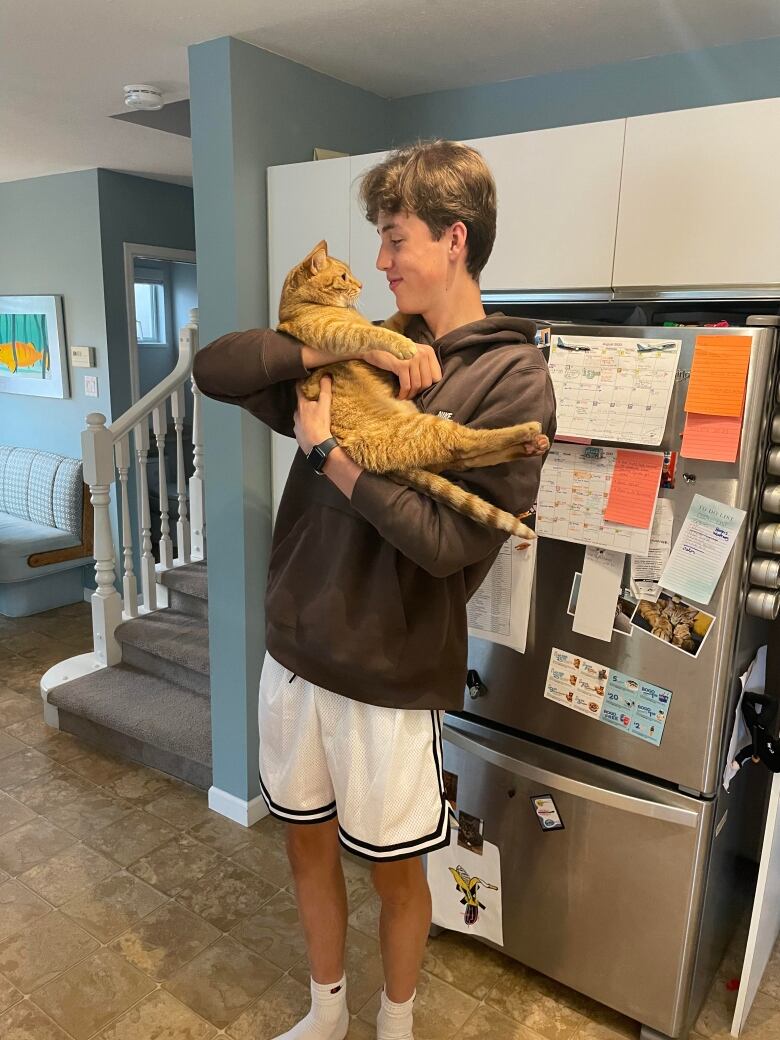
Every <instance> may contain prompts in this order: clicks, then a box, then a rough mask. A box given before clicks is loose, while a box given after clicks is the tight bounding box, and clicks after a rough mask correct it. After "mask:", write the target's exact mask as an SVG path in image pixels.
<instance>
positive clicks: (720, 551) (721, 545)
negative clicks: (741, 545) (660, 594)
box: [660, 495, 745, 605]
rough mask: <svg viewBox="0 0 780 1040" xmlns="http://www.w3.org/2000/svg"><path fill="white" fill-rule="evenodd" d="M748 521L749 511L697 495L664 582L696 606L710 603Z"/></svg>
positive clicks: (665, 568) (664, 576)
mask: <svg viewBox="0 0 780 1040" xmlns="http://www.w3.org/2000/svg"><path fill="white" fill-rule="evenodd" d="M744 519H745V511H744V510H743V509H736V508H735V507H734V506H727V505H726V504H725V503H724V502H716V501H715V499H713V498H705V497H704V496H703V495H694V496H693V501H692V502H691V506H690V509H689V510H688V515H687V516H686V517H685V520H684V521H683V525H682V528H681V529H680V533H679V534H678V535H677V540H676V541H675V543H674V546H673V547H672V552H671V555H670V556H669V559H668V560H667V562H666V566H665V567H664V570H663V573H662V574H661V578H660V583H661V585H662V586H663V587H664V588H665V589H669V590H670V591H671V592H676V593H678V594H679V595H680V596H682V597H684V598H685V599H692V600H694V601H695V602H696V603H704V604H705V605H706V604H707V603H709V601H710V600H711V599H712V594H713V592H714V591H715V587H716V585H717V584H718V580H719V579H720V576H721V574H722V573H723V568H724V567H725V566H726V561H727V559H728V557H729V553H730V552H731V549H732V546H733V545H734V542H735V541H736V538H737V535H738V534H739V529H740V527H741V526H742V522H743V520H744Z"/></svg>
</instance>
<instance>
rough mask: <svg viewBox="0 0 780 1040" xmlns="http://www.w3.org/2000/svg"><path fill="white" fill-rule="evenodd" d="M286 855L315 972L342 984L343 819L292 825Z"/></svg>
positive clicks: (321, 980) (318, 979)
mask: <svg viewBox="0 0 780 1040" xmlns="http://www.w3.org/2000/svg"><path fill="white" fill-rule="evenodd" d="M287 855H288V858H289V860H290V866H291V867H292V871H293V877H294V878H295V895H296V901H297V903H298V913H299V915H300V919H301V924H302V926H303V932H304V935H305V937H306V950H307V953H308V956H309V967H310V969H311V976H312V978H313V979H314V981H315V982H318V983H322V984H325V983H331V982H338V980H339V979H340V978H341V976H342V975H343V974H344V945H345V941H346V935H347V891H346V886H345V884H344V871H343V870H342V868H341V851H340V845H339V840H338V821H337V820H328V821H327V822H326V823H315V824H300V825H296V824H288V825H287Z"/></svg>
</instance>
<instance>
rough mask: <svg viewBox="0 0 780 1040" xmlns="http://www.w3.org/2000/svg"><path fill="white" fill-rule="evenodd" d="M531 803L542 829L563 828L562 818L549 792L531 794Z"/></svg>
mask: <svg viewBox="0 0 780 1040" xmlns="http://www.w3.org/2000/svg"><path fill="white" fill-rule="evenodd" d="M531 805H532V806H533V809H534V812H535V813H536V818H537V820H538V821H539V826H540V827H541V828H542V830H543V831H562V830H565V828H564V826H563V820H562V819H561V817H560V813H559V812H558V808H557V806H556V805H555V801H554V800H553V796H552V795H551V794H535V795H531Z"/></svg>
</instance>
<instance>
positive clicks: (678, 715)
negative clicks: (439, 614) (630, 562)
mask: <svg viewBox="0 0 780 1040" xmlns="http://www.w3.org/2000/svg"><path fill="white" fill-rule="evenodd" d="M569 331H570V332H571V333H572V334H575V335H604V336H606V335H618V336H626V337H641V338H643V339H652V338H663V339H666V340H668V339H670V338H672V337H673V338H675V339H681V340H682V352H681V355H680V361H679V366H678V380H677V383H676V385H675V389H674V391H673V394H672V400H671V404H670V408H669V418H668V422H667V426H666V431H665V434H664V439H663V442H662V445H661V446H660V448H659V447H658V446H653V447H652V450H655V451H658V450H662V449H665V450H670V451H679V448H680V444H681V435H682V431H683V427H684V424H685V410H684V406H685V397H686V394H687V387H688V375H689V374H690V367H691V361H692V358H693V350H694V341H695V338H696V336H697V335H698V334H699V333H701V332H706V333H707V334H713V335H717V334H720V333H727V334H730V335H736V334H738V335H745V336H750V337H751V338H752V339H753V347H752V351H751V361H750V371H749V376H748V387H747V398H746V404H745V418H744V423H743V432H742V443H741V449H740V457H739V461H738V463H737V464H734V465H730V464H727V463H720V462H704V461H698V460H688V459H686V460H682V459H680V458H678V460H677V471H676V484H675V487H674V488H673V489H669V490H663V491H662V492H661V495H662V496H663V497H666V498H669V499H670V500H671V502H672V508H673V511H674V529H673V537H674V538H676V536H677V534H678V532H679V530H680V527H681V525H682V522H683V520H684V518H685V515H686V513H687V511H688V508H689V506H690V503H691V500H692V499H693V496H694V495H695V494H697V493H698V494H701V495H704V496H706V497H708V498H713V499H716V500H717V501H720V502H725V503H728V504H729V505H735V506H738V507H739V508H741V509H745V510H747V511H748V517H747V520H746V522H745V523H744V524H743V526H742V530H741V532H740V537H739V540H738V541H737V542H736V544H735V546H734V548H733V550H732V552H731V555H730V558H729V562H728V564H727V567H726V569H725V571H724V573H723V575H722V576H721V579H720V582H719V584H718V587H717V589H716V591H715V594H714V596H713V598H712V601H711V603H710V604H709V605H708V606H707V608H706V609H707V610H708V611H709V612H710V613H711V614H714V615H715V616H716V618H717V621H716V622H715V626H714V628H713V629H712V632H711V633H710V634H709V635H708V637H707V640H706V641H705V643H704V645H703V646H702V648H701V650H700V652H699V654H698V656H697V657H696V658H693V657H691V656H689V655H688V654H686V653H685V652H683V651H682V650H678V649H676V648H674V647H672V646H670V645H669V644H666V643H662V642H660V641H659V640H657V639H654V638H652V637H651V636H650V635H646V634H645V633H643V632H641V631H640V632H634V633H633V635H625V634H623V633H621V632H613V634H612V639H611V641H610V642H605V641H603V640H600V639H593V638H590V637H588V636H582V635H579V634H577V633H575V632H573V631H572V617H571V615H569V614H567V606H568V602H569V595H570V592H571V587H572V582H573V580H574V574H575V572H577V571H581V570H582V563H583V558H584V554H585V548H584V546H582V545H577V544H574V543H572V542H566V541H562V540H559V539H552V538H540V539H539V542H538V546H537V565H536V576H535V581H534V590H533V595H532V600H531V610H530V622H529V629H528V640H527V645H526V651H525V653H524V654H520V653H518V652H517V651H515V650H512V649H509V648H507V647H504V646H501V645H499V644H496V643H490V642H488V641H486V640H483V639H477V638H473V637H472V638H470V639H469V654H468V667H469V668H473V669H476V671H477V672H478V674H479V677H480V679H481V680H482V684H483V687H482V691H481V694H482V695H480V696H479V697H477V698H476V699H472V698H471V697H470V696H469V693H468V691H466V692H465V694H464V710H465V711H467V712H470V713H472V714H474V715H476V716H478V717H480V718H484V719H487V720H491V721H494V722H498V723H500V724H501V725H504V726H508V727H510V728H512V729H514V730H517V731H519V732H520V733H526V734H530V735H532V736H539V737H543V738H545V739H546V740H548V741H552V742H555V743H556V744H560V745H562V746H563V747H566V748H573V749H578V750H581V751H584V752H586V753H588V754H590V755H593V756H595V757H598V758H602V759H604V760H605V761H607V762H610V763H617V764H620V765H623V766H626V767H628V768H629V769H633V770H636V771H637V772H641V773H645V774H647V775H649V776H652V777H657V778H658V779H662V780H666V781H668V782H670V783H673V784H676V785H679V786H680V787H682V788H685V789H687V790H688V791H691V792H700V793H702V794H705V795H707V796H712V795H713V794H714V792H715V790H716V788H717V784H718V776H719V772H720V767H719V762H718V756H719V752H720V747H721V736H722V733H723V732H724V729H725V727H726V725H727V723H728V722H729V721H730V717H731V716H730V714H729V702H730V698H731V696H732V694H733V689H734V687H733V678H734V676H735V675H738V674H739V671H738V670H736V669H741V668H743V667H744V666H745V665H747V663H748V662H749V661H750V660H752V658H753V656H754V653H755V649H756V647H757V646H758V645H760V643H761V642H765V641H766V632H765V627H766V626H763V625H750V626H743V624H742V621H743V618H744V610H743V599H744V595H745V591H746V590H745V588H744V585H745V581H744V575H745V572H746V569H747V561H748V560H749V558H750V556H751V533H750V532H751V531H752V526H753V515H751V510H752V511H753V514H755V509H754V505H755V503H756V501H757V499H758V498H759V494H758V492H759V490H760V485H761V480H762V476H763V448H762V445H763V443H764V440H765V437H766V431H767V426H768V423H769V421H770V419H771V415H772V402H771V376H772V373H773V371H774V366H775V353H776V345H775V336H776V332H775V330H774V329H755V328H746V329H734V328H730V329H704V330H702V329H639V328H598V329H594V328H588V327H571V328H570V329H569ZM599 443H603V444H606V443H607V442H599ZM616 446H617V447H620V445H616ZM650 447H651V446H649V445H648V448H650ZM740 640H741V641H740ZM552 647H558V648H559V649H562V650H567V651H570V652H571V653H574V654H577V655H580V656H582V657H586V658H589V659H590V660H592V661H595V662H598V663H599V664H603V665H605V666H606V667H608V668H615V669H617V670H619V671H621V672H624V673H626V674H628V675H632V676H635V677H636V678H639V679H644V680H646V681H647V682H650V683H654V684H655V685H657V686H663V687H666V688H667V689H669V690H671V691H672V701H671V705H670V709H669V715H668V720H667V723H666V727H665V730H664V734H663V739H662V742H661V745H660V746H659V747H656V746H655V745H653V744H651V743H647V742H645V741H642V740H640V739H638V738H636V737H633V736H631V735H630V734H628V733H624V732H623V731H621V730H618V729H615V728H613V727H611V726H608V725H606V724H605V723H602V722H599V721H598V720H596V719H593V718H591V717H589V716H584V715H581V714H579V713H578V712H576V711H573V710H571V709H568V708H566V707H563V706H561V705H559V704H557V703H556V702H554V701H551V700H549V699H545V698H544V686H545V679H546V676H547V669H548V666H549V663H550V652H551V649H552ZM735 660H736V664H735Z"/></svg>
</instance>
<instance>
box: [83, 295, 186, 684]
mask: <svg viewBox="0 0 780 1040" xmlns="http://www.w3.org/2000/svg"><path fill="white" fill-rule="evenodd" d="M197 348H198V316H197V309H193V310H192V311H190V321H189V323H188V324H187V325H184V326H183V327H182V328H181V330H180V332H179V359H178V361H177V363H176V367H175V368H174V370H173V371H172V372H171V373H170V374H169V375H167V376H166V377H165V379H163V380H162V382H160V383H159V384H158V385H157V386H156V387H154V388H153V389H152V390H150V391H149V393H148V394H145V395H144V396H143V397H142V398H141V400H140V401H136V403H135V404H134V405H133V406H132V407H131V408H129V409H128V410H127V411H126V412H125V413H124V415H121V416H120V417H119V418H118V419H117V420H116V421H115V422H113V423H112V424H111V425H110V426H106V417H105V415H102V414H101V413H100V412H91V413H90V414H89V415H88V416H87V428H86V430H84V431H83V432H82V434H81V449H82V457H83V466H84V480H85V481H86V483H87V484H88V485H89V490H90V500H91V502H92V506H93V508H94V518H95V532H94V548H93V553H94V557H95V580H96V582H97V589H96V590H95V592H94V593H93V594H92V633H93V638H94V658H95V662H97V663H99V664H102V665H112V664H118V663H119V661H120V660H121V659H122V650H121V647H120V644H119V642H118V641H117V639H116V636H115V632H116V629H117V626H118V625H119V624H120V622H122V621H124V620H127V619H129V618H134V617H138V616H139V614H146V613H149V611H152V610H157V609H158V608H159V607H165V606H167V605H168V590H167V588H166V586H164V585H161V584H159V585H158V583H157V578H158V577H159V575H160V574H161V573H162V572H164V571H167V570H171V569H172V568H173V567H177V566H181V565H183V564H186V563H191V562H194V561H199V560H205V558H206V523H205V516H206V511H205V503H204V480H203V442H202V424H201V415H200V411H201V395H200V391H199V390H198V387H197V386H196V384H195V380H194V379H193V378H192V361H193V358H194V357H195V352H196V350H197ZM188 379H189V381H190V386H191V388H192V396H193V416H192V442H193V464H194V467H195V472H194V474H193V475H192V476H191V477H190V478H189V484H188V483H187V479H186V471H185V466H184V385H185V383H186V381H187V380H188ZM169 401H170V405H171V418H172V420H173V427H174V430H175V433H176V501H177V520H176V543H177V555H176V558H175V559H174V558H173V544H172V541H171V534H170V523H171V521H170V515H169V499H168V480H167V464H166V458H165V437H166V434H167V432H168V402H169ZM150 417H151V421H152V430H153V433H154V437H155V441H156V445H157V475H158V483H159V488H160V493H159V494H160V541H159V557H160V559H159V561H155V559H154V555H153V552H152V529H151V511H150V508H149V484H148V479H147V466H148V461H149V459H148V456H149V420H150ZM131 436H132V441H133V448H134V450H135V457H136V460H137V467H136V469H137V472H138V475H139V480H138V486H137V488H136V494H137V495H138V500H139V506H140V532H138V536H137V538H134V530H135V528H136V523H135V520H136V517H134V516H133V515H132V512H133V511H132V510H131V507H130V500H129V493H128V476H129V472H130V460H131V458H132V454H133V453H132V451H131V448H130V438H131ZM117 474H118V481H119V490H118V494H119V496H120V497H121V503H120V506H121V510H120V511H121V517H122V553H121V556H122V595H121V596H120V595H119V593H118V592H117V590H116V585H115V582H116V577H117V573H116V565H117V559H118V557H119V553H118V552H116V551H115V548H114V539H113V535H112V531H111V514H110V506H111V485H112V484H115V483H116V482H117ZM136 544H137V545H139V547H140V549H141V556H140V572H141V575H140V576H141V590H142V593H141V602H140V604H139V602H138V591H137V578H136V575H135V570H134V565H133V547H134V545H136Z"/></svg>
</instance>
